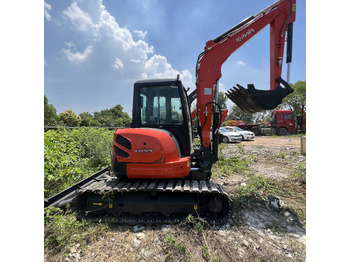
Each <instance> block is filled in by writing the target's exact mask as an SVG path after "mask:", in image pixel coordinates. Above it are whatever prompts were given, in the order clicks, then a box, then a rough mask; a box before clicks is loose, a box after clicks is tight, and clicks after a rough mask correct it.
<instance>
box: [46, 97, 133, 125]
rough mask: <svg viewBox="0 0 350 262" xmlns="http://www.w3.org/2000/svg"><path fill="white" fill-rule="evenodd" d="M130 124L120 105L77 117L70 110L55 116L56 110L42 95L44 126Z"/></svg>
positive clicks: (128, 117) (84, 113)
mask: <svg viewBox="0 0 350 262" xmlns="http://www.w3.org/2000/svg"><path fill="white" fill-rule="evenodd" d="M130 124H131V118H130V116H129V115H128V113H126V112H123V107H122V106H121V105H116V106H114V107H112V108H110V109H104V110H101V111H98V112H93V113H89V112H83V113H80V114H79V115H77V114H76V113H74V112H73V111H72V110H71V109H67V110H65V111H64V112H61V113H59V114H57V111H56V108H55V107H54V106H53V105H52V104H49V101H48V99H47V97H46V96H45V95H44V126H69V127H83V126H85V127H127V126H130Z"/></svg>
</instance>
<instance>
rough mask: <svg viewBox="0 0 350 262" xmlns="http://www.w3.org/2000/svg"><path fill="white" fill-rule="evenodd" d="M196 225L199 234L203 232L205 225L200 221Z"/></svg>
mask: <svg viewBox="0 0 350 262" xmlns="http://www.w3.org/2000/svg"><path fill="white" fill-rule="evenodd" d="M195 227H196V230H197V232H198V234H203V232H204V229H203V225H202V224H201V223H200V222H197V223H196V226H195Z"/></svg>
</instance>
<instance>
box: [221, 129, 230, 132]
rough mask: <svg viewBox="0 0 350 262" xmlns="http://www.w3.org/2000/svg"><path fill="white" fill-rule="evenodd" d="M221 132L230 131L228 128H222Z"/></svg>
mask: <svg viewBox="0 0 350 262" xmlns="http://www.w3.org/2000/svg"><path fill="white" fill-rule="evenodd" d="M220 131H221V132H229V131H228V130H227V129H226V128H220Z"/></svg>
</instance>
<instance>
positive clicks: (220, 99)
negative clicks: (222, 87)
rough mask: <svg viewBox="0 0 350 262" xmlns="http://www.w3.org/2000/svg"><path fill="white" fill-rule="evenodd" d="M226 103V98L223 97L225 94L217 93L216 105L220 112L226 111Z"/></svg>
mask: <svg viewBox="0 0 350 262" xmlns="http://www.w3.org/2000/svg"><path fill="white" fill-rule="evenodd" d="M226 102H227V96H226V95H225V92H223V91H222V92H220V93H219V96H218V105H219V107H220V109H221V110H222V111H224V110H225V109H227V106H226Z"/></svg>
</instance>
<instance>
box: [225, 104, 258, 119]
mask: <svg viewBox="0 0 350 262" xmlns="http://www.w3.org/2000/svg"><path fill="white" fill-rule="evenodd" d="M254 115H255V114H250V113H245V112H243V111H242V109H240V108H239V107H238V106H237V105H235V104H234V105H233V106H232V107H231V108H230V110H229V113H228V117H227V119H228V120H242V121H245V122H246V123H247V124H250V123H253V122H254Z"/></svg>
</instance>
